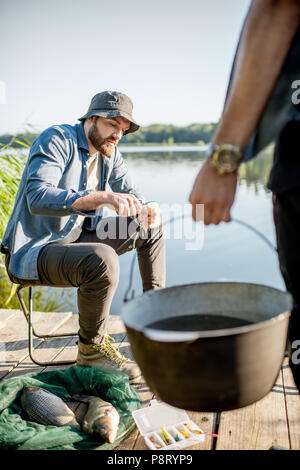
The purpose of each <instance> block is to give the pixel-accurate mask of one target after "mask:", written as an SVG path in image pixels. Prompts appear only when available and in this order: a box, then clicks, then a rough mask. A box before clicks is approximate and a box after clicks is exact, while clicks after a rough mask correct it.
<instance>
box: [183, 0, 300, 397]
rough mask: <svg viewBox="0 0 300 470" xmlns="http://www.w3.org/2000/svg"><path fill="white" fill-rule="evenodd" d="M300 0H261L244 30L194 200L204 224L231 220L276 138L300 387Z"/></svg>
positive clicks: (281, 249) (279, 218) (282, 248)
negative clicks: (246, 167)
mask: <svg viewBox="0 0 300 470" xmlns="http://www.w3.org/2000/svg"><path fill="white" fill-rule="evenodd" d="M299 25H300V0H254V1H253V2H252V4H251V7H250V10H249V13H248V15H247V18H246V21H245V24H244V28H243V30H242V34H241V38H240V42H239V45H238V49H237V52H236V57H235V61H234V64H233V69H232V73H231V78H230V83H229V89H228V93H227V98H226V103H225V106H224V110H223V114H222V117H221V120H220V123H219V125H218V128H217V130H216V132H215V134H214V136H213V139H212V142H211V145H210V147H209V151H208V154H207V159H206V161H205V163H204V164H203V166H202V168H201V170H200V171H199V173H198V175H197V177H196V180H195V182H194V186H193V188H192V191H191V194H190V197H189V201H190V203H191V204H192V211H193V217H194V220H196V206H197V204H204V211H205V216H204V223H205V224H206V225H209V224H219V223H220V222H222V221H224V222H229V221H230V209H231V206H232V204H233V201H234V198H235V192H236V186H237V176H238V173H237V170H238V167H239V165H240V163H241V162H242V161H247V160H248V159H249V158H252V157H254V156H256V155H257V153H258V152H259V151H260V150H261V149H262V148H264V147H265V146H266V145H268V144H269V143H270V142H272V141H273V140H274V139H277V141H276V148H275V154H274V165H273V168H272V171H271V174H270V179H269V183H268V187H269V188H270V189H271V190H272V192H273V204H274V221H275V227H276V234H277V245H278V254H279V262H280V269H281V273H282V275H283V277H284V280H285V283H286V287H287V290H288V291H290V292H291V294H292V295H293V299H294V308H293V311H292V314H291V320H290V331H289V343H290V367H291V369H292V372H293V376H294V380H295V383H296V385H297V387H298V389H299V390H300V364H299V363H300V361H299V358H297V357H295V356H296V355H295V354H293V351H294V352H295V350H296V349H297V348H298V349H299V347H300V277H299V266H300V248H299V240H300V155H299V148H300V147H299V145H300V107H299V101H300V100H297V99H295V91H296V90H295V87H296V86H297V83H298V84H299V85H300V27H299Z"/></svg>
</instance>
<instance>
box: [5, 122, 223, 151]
mask: <svg viewBox="0 0 300 470" xmlns="http://www.w3.org/2000/svg"><path fill="white" fill-rule="evenodd" d="M216 126H217V123H206V124H199V123H194V124H190V125H188V126H182V127H180V126H174V125H172V124H150V125H149V126H144V127H140V129H139V130H138V131H137V132H134V133H132V134H128V135H125V136H124V137H123V138H122V141H121V143H122V145H124V144H125V145H126V144H127V145H147V144H162V145H173V144H194V145H201V144H206V143H208V142H209V141H210V140H211V137H212V135H213V133H214V131H215V128H216ZM38 135H39V134H38V133H33V132H25V133H23V134H17V135H14V136H13V135H10V134H4V135H2V136H0V145H5V146H7V145H8V146H10V147H20V142H24V141H25V142H26V143H27V144H30V145H31V143H32V142H33V141H34V139H35V138H36V137H37V136H38Z"/></svg>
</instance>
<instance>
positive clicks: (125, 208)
mask: <svg viewBox="0 0 300 470" xmlns="http://www.w3.org/2000/svg"><path fill="white" fill-rule="evenodd" d="M110 194H111V196H110V204H111V208H113V209H114V210H115V211H116V213H117V214H118V215H119V216H120V217H130V216H135V215H137V216H138V220H139V222H140V224H141V225H142V227H143V228H145V229H151V228H155V227H158V226H159V225H160V222H161V217H160V214H161V211H160V208H159V206H158V204H157V203H156V202H150V203H148V204H142V203H141V201H139V200H138V199H137V198H136V197H135V196H134V195H133V194H126V193H110ZM110 204H107V207H110Z"/></svg>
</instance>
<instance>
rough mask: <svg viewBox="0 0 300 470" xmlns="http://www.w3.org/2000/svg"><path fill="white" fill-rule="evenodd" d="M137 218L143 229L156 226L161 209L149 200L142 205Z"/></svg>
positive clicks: (158, 223) (158, 222) (159, 219)
mask: <svg viewBox="0 0 300 470" xmlns="http://www.w3.org/2000/svg"><path fill="white" fill-rule="evenodd" d="M138 219H139V222H140V224H141V225H142V226H143V227H144V228H145V229H151V228H156V227H158V226H159V225H160V223H161V210H160V208H159V206H158V204H157V203H156V202H150V203H149V204H146V205H144V206H143V208H142V211H141V213H140V214H139V217H138Z"/></svg>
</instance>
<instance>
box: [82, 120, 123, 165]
mask: <svg viewBox="0 0 300 470" xmlns="http://www.w3.org/2000/svg"><path fill="white" fill-rule="evenodd" d="M88 138H89V139H90V141H91V143H92V145H93V147H94V148H95V149H96V150H98V152H101V153H102V154H103V155H105V156H106V157H110V156H111V154H112V152H113V150H114V148H115V146H112V145H111V144H109V143H107V140H112V141H114V142H115V143H116V144H117V141H116V140H115V139H114V138H113V137H107V138H106V139H102V137H101V136H100V134H99V131H98V129H97V127H96V124H94V123H93V125H92V127H91V128H90V130H89V132H88Z"/></svg>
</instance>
